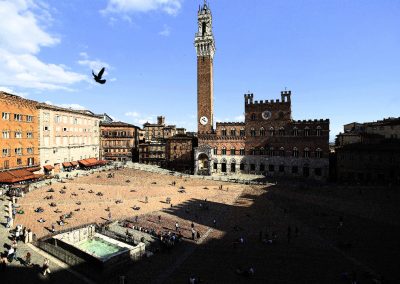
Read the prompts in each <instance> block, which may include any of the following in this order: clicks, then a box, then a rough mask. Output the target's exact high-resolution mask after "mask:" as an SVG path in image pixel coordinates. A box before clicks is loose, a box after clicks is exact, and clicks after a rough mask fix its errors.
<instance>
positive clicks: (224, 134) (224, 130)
mask: <svg viewBox="0 0 400 284" xmlns="http://www.w3.org/2000/svg"><path fill="white" fill-rule="evenodd" d="M221 132H222V136H226V129H225V128H222V130H221Z"/></svg>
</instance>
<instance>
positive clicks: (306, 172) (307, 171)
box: [303, 166, 310, 177]
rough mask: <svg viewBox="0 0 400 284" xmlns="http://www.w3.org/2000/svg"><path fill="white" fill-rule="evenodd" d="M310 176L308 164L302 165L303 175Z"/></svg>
mask: <svg viewBox="0 0 400 284" xmlns="http://www.w3.org/2000/svg"><path fill="white" fill-rule="evenodd" d="M309 176H310V168H309V167H308V166H304V167H303V177H309Z"/></svg>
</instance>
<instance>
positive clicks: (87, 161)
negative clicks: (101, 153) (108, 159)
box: [78, 158, 105, 167]
mask: <svg viewBox="0 0 400 284" xmlns="http://www.w3.org/2000/svg"><path fill="white" fill-rule="evenodd" d="M78 162H79V164H81V165H83V166H84V167H93V166H99V165H105V161H99V160H97V159H95V158H89V159H84V160H80V161H78Z"/></svg>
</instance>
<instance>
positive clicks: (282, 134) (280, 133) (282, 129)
mask: <svg viewBox="0 0 400 284" xmlns="http://www.w3.org/2000/svg"><path fill="white" fill-rule="evenodd" d="M279 136H285V128H283V127H281V128H279Z"/></svg>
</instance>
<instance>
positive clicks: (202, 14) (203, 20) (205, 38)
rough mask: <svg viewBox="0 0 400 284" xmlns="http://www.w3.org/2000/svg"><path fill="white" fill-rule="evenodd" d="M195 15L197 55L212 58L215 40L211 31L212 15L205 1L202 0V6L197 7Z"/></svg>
mask: <svg viewBox="0 0 400 284" xmlns="http://www.w3.org/2000/svg"><path fill="white" fill-rule="evenodd" d="M197 16H198V25H199V26H198V32H197V33H196V36H195V40H194V46H195V47H196V52H197V56H210V57H211V58H213V57H214V53H215V41H214V35H213V32H212V15H211V10H210V8H209V7H208V5H207V3H206V1H204V4H203V6H202V7H201V6H200V7H199V11H198V12H197Z"/></svg>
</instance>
